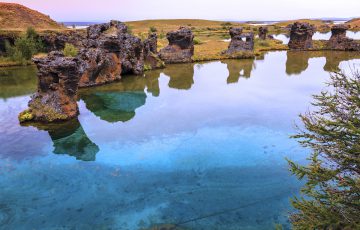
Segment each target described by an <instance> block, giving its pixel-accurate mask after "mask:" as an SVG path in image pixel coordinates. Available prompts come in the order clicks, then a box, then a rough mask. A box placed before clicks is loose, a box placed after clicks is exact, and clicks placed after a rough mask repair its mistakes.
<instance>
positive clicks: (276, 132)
mask: <svg viewBox="0 0 360 230" xmlns="http://www.w3.org/2000/svg"><path fill="white" fill-rule="evenodd" d="M359 58H360V54H356V53H345V52H337V53H335V52H311V53H310V52H306V53H305V52H272V53H268V54H266V55H265V56H264V57H262V58H259V59H258V60H228V61H216V62H210V63H203V64H185V65H171V66H168V68H166V69H164V70H160V71H152V72H147V73H146V76H145V77H133V76H128V77H125V78H124V79H123V80H122V81H120V82H117V83H114V84H110V85H106V86H102V87H97V88H91V89H86V90H81V92H80V96H79V106H80V113H81V114H80V116H79V117H78V119H75V120H73V121H70V122H67V123H65V124H62V125H47V126H45V125H35V124H33V125H28V126H20V125H19V123H18V120H17V115H18V113H19V112H20V111H22V110H24V109H25V108H26V107H27V102H28V100H29V98H30V94H31V93H32V92H33V91H34V90H35V89H36V76H35V74H36V70H35V69H34V68H33V67H24V68H15V69H0V146H1V148H0V188H1V189H0V229H149V228H151V227H152V226H156V225H159V224H173V225H176V226H177V228H179V229H229V230H231V229H271V228H273V227H274V225H275V224H282V225H283V226H284V228H285V229H286V228H289V222H288V215H289V212H291V211H292V210H291V207H290V203H289V198H290V197H292V196H294V195H296V194H298V192H299V189H300V187H301V185H302V183H301V182H299V181H297V179H296V178H295V177H293V176H291V175H290V173H289V171H288V168H287V163H286V161H285V157H289V158H291V159H293V160H296V161H297V162H300V163H305V161H306V160H305V159H306V156H307V154H308V150H305V149H303V148H301V147H300V146H299V145H298V144H297V142H296V141H295V140H292V139H289V135H291V134H294V133H295V130H294V124H295V123H298V122H299V119H298V114H299V113H302V112H305V111H307V110H308V109H311V107H310V106H309V103H310V101H311V95H312V94H315V93H318V92H319V91H321V90H322V89H324V87H325V85H324V82H326V81H327V80H328V79H329V73H328V71H333V70H340V69H343V70H345V69H349V68H350V67H353V66H354V65H359V63H360V60H359Z"/></svg>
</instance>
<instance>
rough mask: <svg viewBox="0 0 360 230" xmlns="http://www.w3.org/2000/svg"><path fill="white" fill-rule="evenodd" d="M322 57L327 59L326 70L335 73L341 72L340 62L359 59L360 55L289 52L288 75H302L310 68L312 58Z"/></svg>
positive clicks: (356, 53)
mask: <svg viewBox="0 0 360 230" xmlns="http://www.w3.org/2000/svg"><path fill="white" fill-rule="evenodd" d="M321 57H324V58H325V59H326V63H325V65H324V70H325V71H327V72H334V71H340V68H339V65H340V62H342V61H349V60H353V59H359V58H360V53H359V52H344V51H287V60H286V73H287V74H288V75H298V74H301V73H302V72H303V71H305V70H306V69H307V68H308V67H309V59H310V58H321Z"/></svg>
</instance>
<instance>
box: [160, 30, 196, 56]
mask: <svg viewBox="0 0 360 230" xmlns="http://www.w3.org/2000/svg"><path fill="white" fill-rule="evenodd" d="M166 37H167V39H168V41H169V45H168V46H166V47H165V48H163V49H161V50H160V53H159V56H160V58H161V59H162V60H163V61H164V62H165V63H187V62H192V56H193V55H194V42H193V40H194V35H193V33H192V31H191V29H189V28H187V27H180V28H179V30H176V31H172V32H169V33H167V35H166Z"/></svg>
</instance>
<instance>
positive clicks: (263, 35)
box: [259, 26, 269, 40]
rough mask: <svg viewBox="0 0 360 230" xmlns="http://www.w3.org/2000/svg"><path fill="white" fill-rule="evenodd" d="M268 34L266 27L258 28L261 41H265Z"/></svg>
mask: <svg viewBox="0 0 360 230" xmlns="http://www.w3.org/2000/svg"><path fill="white" fill-rule="evenodd" d="M268 32H269V30H268V28H267V27H263V26H260V27H259V38H260V39H261V40H266V38H267V36H266V35H267V33H268Z"/></svg>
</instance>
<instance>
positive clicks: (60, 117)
mask: <svg viewBox="0 0 360 230" xmlns="http://www.w3.org/2000/svg"><path fill="white" fill-rule="evenodd" d="M68 118H69V117H68V116H67V115H65V114H63V113H61V112H58V111H56V110H55V109H54V108H53V107H51V106H49V105H46V104H44V103H42V102H41V100H40V99H39V98H36V99H34V100H33V101H31V102H30V108H29V109H27V110H25V111H23V112H21V113H20V114H19V117H18V119H19V121H20V122H21V123H23V122H28V121H33V120H34V119H41V120H44V121H47V122H54V121H64V120H67V119H68Z"/></svg>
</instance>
